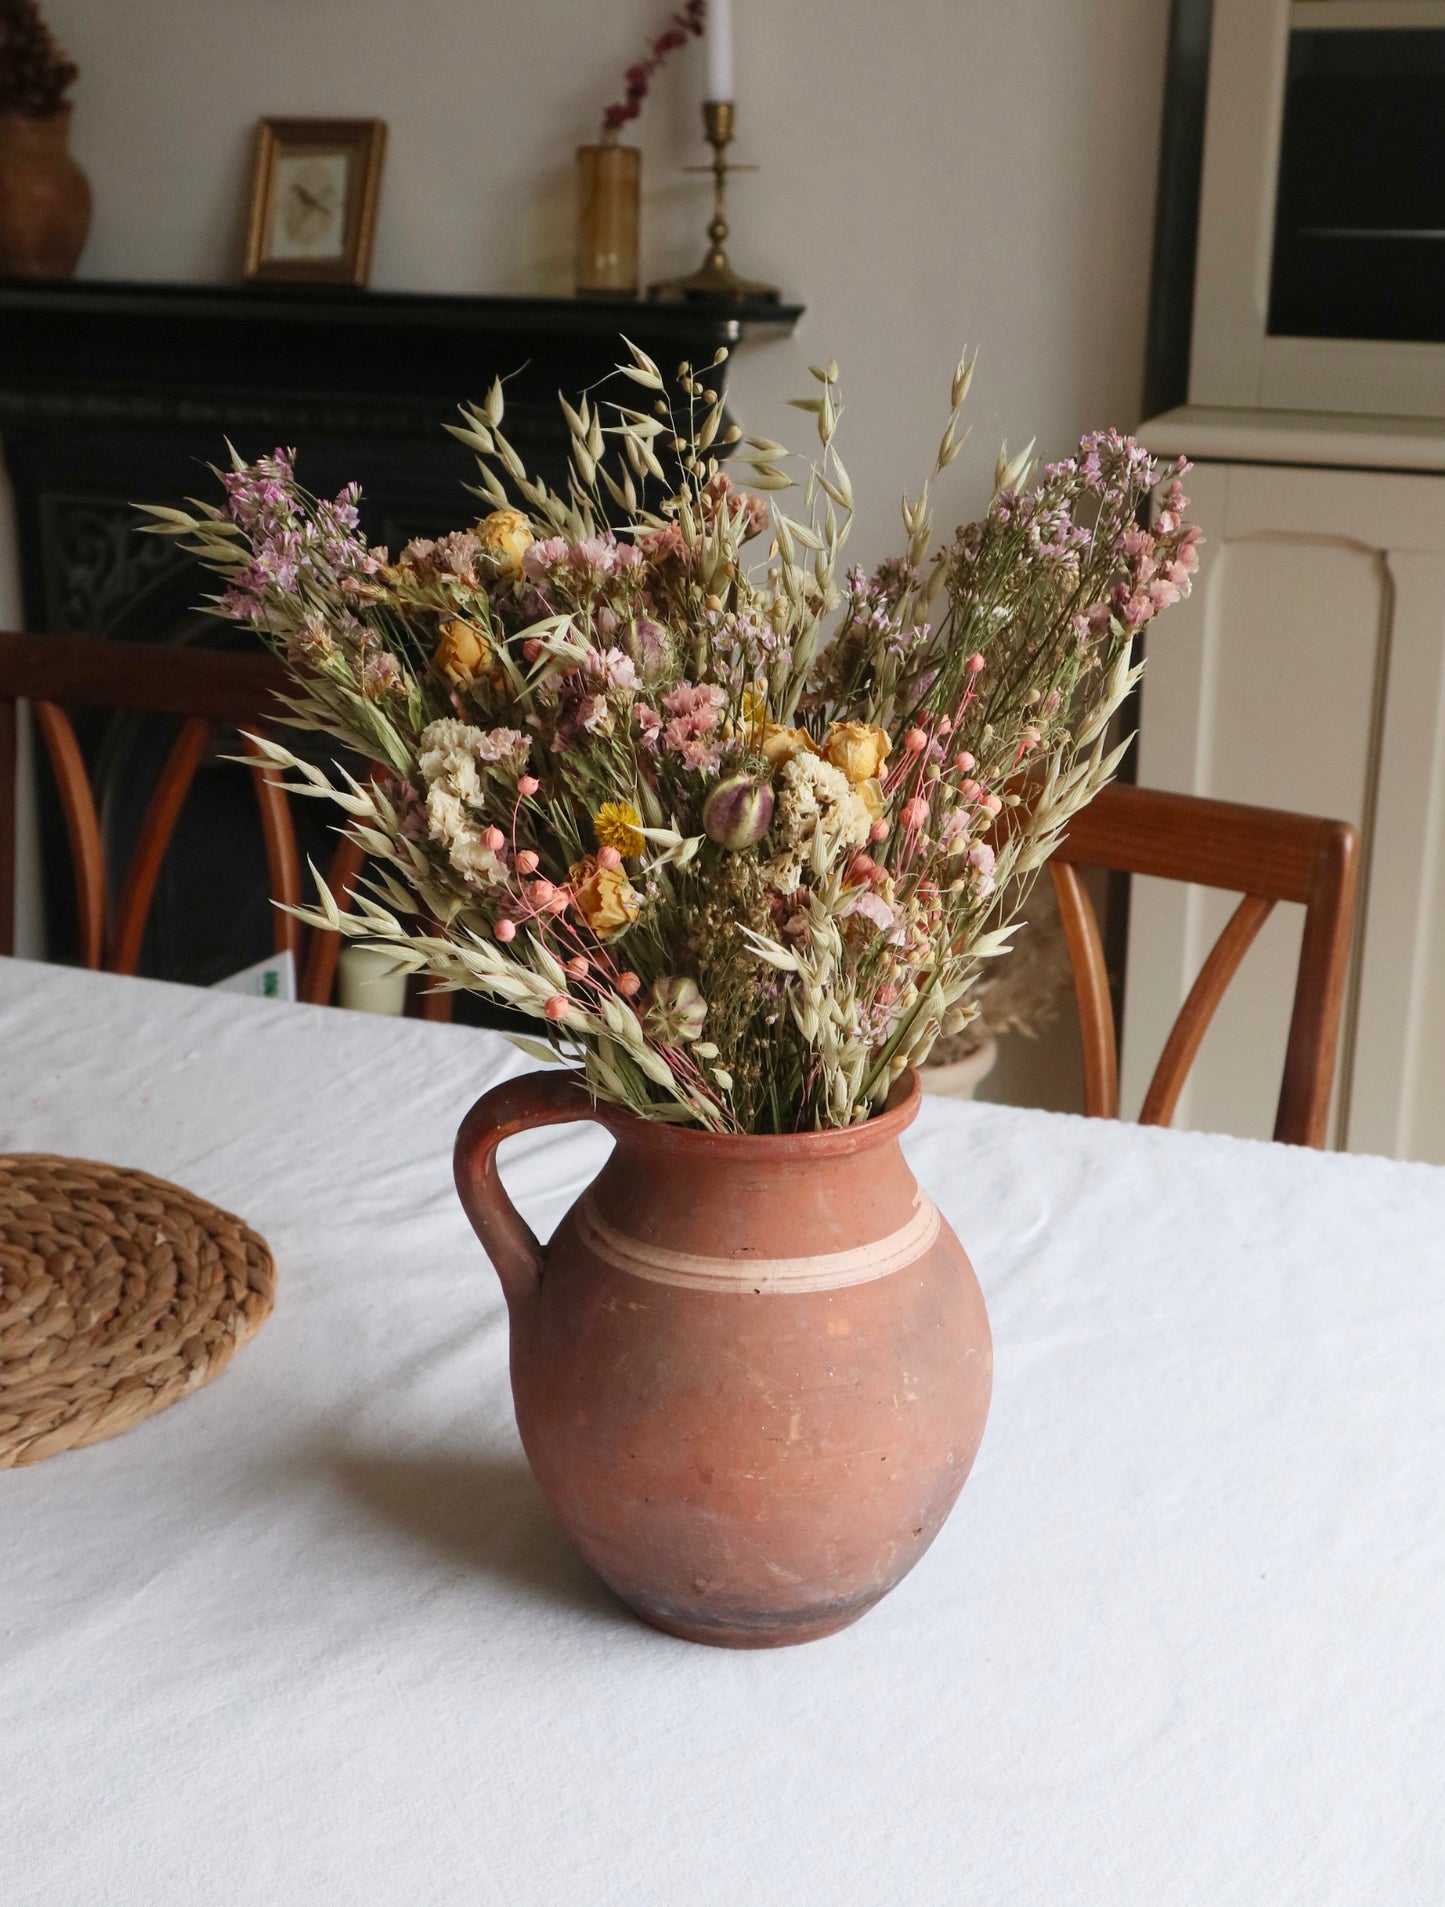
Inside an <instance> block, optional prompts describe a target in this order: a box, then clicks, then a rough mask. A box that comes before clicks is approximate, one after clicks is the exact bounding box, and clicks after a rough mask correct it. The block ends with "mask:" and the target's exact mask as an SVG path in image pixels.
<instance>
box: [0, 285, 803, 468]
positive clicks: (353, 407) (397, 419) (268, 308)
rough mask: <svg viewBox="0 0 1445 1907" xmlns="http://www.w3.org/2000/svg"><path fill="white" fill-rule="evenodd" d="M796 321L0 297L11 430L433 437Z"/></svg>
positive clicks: (195, 291)
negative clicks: (501, 384)
mask: <svg viewBox="0 0 1445 1907" xmlns="http://www.w3.org/2000/svg"><path fill="white" fill-rule="evenodd" d="M801 315H802V307H801V306H798V305H758V306H750V305H739V306H705V305H695V304H693V305H667V304H651V303H644V302H641V301H639V300H636V299H627V300H623V299H618V300H612V299H587V300H583V299H576V298H478V297H460V296H453V295H446V294H435V293H422V292H396V291H356V290H352V289H350V288H337V287H331V286H279V285H182V284H131V283H125V282H118V281H116V282H112V281H99V280H84V279H82V280H70V281H66V282H63V283H34V282H27V281H23V280H14V279H10V280H0V426H5V425H10V424H15V423H31V422H37V421H41V420H46V421H54V422H63V421H65V420H67V419H73V420H75V421H77V422H81V421H84V422H89V423H96V424H106V423H131V424H164V423H168V422H176V423H182V424H185V425H187V426H193V425H194V426H200V425H206V424H215V423H222V424H225V425H228V426H236V425H240V424H244V423H246V422H254V423H255V424H256V425H257V426H258V427H262V426H265V425H267V424H269V423H270V422H271V421H272V420H273V418H276V417H277V415H278V413H284V416H285V419H286V420H287V422H288V424H289V426H290V427H291V428H293V429H296V430H300V431H305V430H307V429H321V430H327V431H336V432H340V433H346V432H349V431H356V432H359V433H362V434H367V433H370V432H371V431H373V430H374V429H375V428H376V426H377V423H378V421H379V420H381V419H384V420H385V423H386V425H387V426H388V428H389V430H391V431H396V430H401V431H402V432H404V433H410V432H412V431H416V432H423V433H427V434H430V433H432V432H435V430H436V429H437V426H438V423H439V422H440V421H441V420H442V419H443V418H446V417H449V416H451V415H452V414H453V411H454V409H455V406H456V404H457V403H458V402H459V401H462V400H464V399H473V398H479V397H480V396H481V395H482V394H483V392H484V391H485V388H486V385H487V384H488V383H489V382H490V380H491V378H492V377H493V376H494V375H496V374H498V373H501V374H504V375H509V376H513V377H514V379H515V384H514V387H513V394H514V396H515V397H516V398H518V399H520V400H521V401H522V402H523V403H527V402H536V403H541V402H547V403H550V402H551V401H552V400H553V399H554V397H555V394H556V392H557V390H558V389H563V390H572V391H576V390H580V389H582V388H583V387H584V386H587V385H590V384H593V383H595V382H596V381H597V380H598V379H599V378H601V377H603V376H605V375H606V374H607V372H608V370H609V369H610V368H611V367H612V365H613V364H615V362H616V361H617V358H618V356H619V355H620V354H621V350H622V347H621V343H620V338H621V335H622V334H623V333H625V334H626V335H627V336H628V337H629V338H632V339H634V340H635V341H636V342H637V343H638V344H640V345H641V346H642V348H643V349H644V350H645V351H648V352H650V353H651V355H652V356H654V357H655V358H656V359H657V360H658V362H659V364H661V365H662V367H663V369H664V370H671V369H672V368H673V367H674V366H675V364H676V363H677V361H678V360H679V359H681V358H693V359H698V360H701V359H703V358H704V354H706V355H707V356H711V354H712V353H713V352H714V351H715V350H716V349H717V348H718V347H719V346H722V345H726V346H728V347H729V348H731V347H732V346H733V345H735V344H737V343H738V342H739V341H740V340H741V339H743V338H744V337H746V336H748V335H749V334H751V333H753V332H758V331H764V330H767V331H771V332H774V333H776V332H777V331H779V330H790V329H791V328H792V327H793V326H794V325H795V324H796V323H797V321H798V319H799V317H800V316H801Z"/></svg>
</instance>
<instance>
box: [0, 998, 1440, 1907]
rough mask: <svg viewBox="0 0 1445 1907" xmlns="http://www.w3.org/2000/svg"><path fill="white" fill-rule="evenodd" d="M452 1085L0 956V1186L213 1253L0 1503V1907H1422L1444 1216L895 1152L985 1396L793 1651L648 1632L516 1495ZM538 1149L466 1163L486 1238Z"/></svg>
mask: <svg viewBox="0 0 1445 1907" xmlns="http://www.w3.org/2000/svg"><path fill="white" fill-rule="evenodd" d="M525 1063H526V1062H524V1061H522V1060H521V1059H520V1057H519V1056H518V1055H516V1054H515V1053H514V1052H513V1051H512V1049H511V1048H509V1047H507V1046H505V1045H504V1044H503V1043H502V1042H501V1041H500V1040H497V1039H495V1038H493V1037H492V1036H490V1035H486V1034H479V1033H474V1032H468V1031H466V1030H464V1029H460V1028H450V1027H434V1026H427V1025H421V1024H418V1023H414V1022H405V1023H401V1022H388V1021H378V1020H372V1019H368V1018H364V1017H361V1016H358V1015H351V1014H344V1013H341V1012H333V1011H325V1010H321V1009H313V1008H305V1007H289V1006H280V1005H276V1004H271V1003H267V1002H262V1001H252V1000H245V999H237V998H233V997H219V996H216V995H209V994H205V993H200V992H191V991H186V990H182V989H178V988H171V987H162V986H157V985H153V984H149V983H146V982H139V981H127V980H117V979H109V978H102V977H96V976H90V975H81V974H74V973H68V972H63V971H59V970H55V969H45V968H41V967H36V966H30V965H26V964H23V963H18V962H0V1088H3V1091H0V1150H16V1149H24V1150H46V1151H60V1152H70V1153H76V1154H81V1155H85V1156H89V1157H93V1158H103V1159H108V1160H112V1161H115V1162H117V1163H122V1164H128V1165H136V1166H142V1167H144V1168H146V1169H147V1170H150V1171H153V1172H158V1173H161V1174H163V1175H164V1176H166V1177H169V1178H174V1179H177V1180H179V1181H181V1182H182V1183H183V1184H185V1185H187V1186H190V1187H191V1188H193V1189H194V1190H195V1191H196V1192H198V1193H200V1194H202V1195H203V1196H205V1197H207V1198H210V1199H214V1200H215V1201H217V1202H218V1203H220V1204H222V1205H224V1206H227V1207H229V1208H231V1209H232V1210H234V1211H237V1212H239V1213H241V1214H243V1215H244V1216H245V1217H246V1218H247V1219H249V1220H250V1221H251V1222H252V1223H253V1224H254V1225H256V1226H257V1227H258V1228H259V1229H260V1230H261V1231H262V1232H264V1233H265V1235H266V1236H267V1237H268V1238H269V1240H270V1242H271V1244H272V1246H273V1248H274V1250H275V1253H276V1257H277V1260H278V1263H279V1266H280V1296H279V1302H278V1306H277V1310H276V1314H275V1316H274V1317H273V1318H272V1319H271V1321H270V1322H269V1323H268V1324H267V1325H266V1326H265V1328H264V1329H263V1330H262V1332H261V1334H260V1336H259V1337H258V1338H257V1339H256V1340H255V1341H254V1342H253V1343H252V1344H250V1345H249V1346H247V1347H246V1348H245V1349H244V1350H243V1351H242V1352H241V1353H240V1354H239V1355H238V1357H237V1358H236V1360H235V1362H234V1363H233V1365H232V1366H231V1368H230V1370H229V1371H228V1372H227V1374H226V1375H225V1376H224V1377H223V1378H222V1379H221V1380H220V1381H219V1382H218V1383H217V1384H215V1385H214V1386H213V1387H211V1388H210V1389H208V1390H204V1391H201V1392H199V1393H197V1394H196V1395H195V1396H194V1397H191V1398H189V1399H188V1400H186V1401H185V1402H184V1403H182V1404H180V1405H178V1406H177V1407H176V1408H174V1409H173V1410H170V1411H168V1412H166V1413H164V1414H163V1415H161V1416H160V1417H157V1418H154V1419H152V1420H151V1421H150V1422H148V1423H146V1424H144V1425H142V1426H141V1427H140V1428H138V1429H136V1430H134V1431H132V1432H130V1433H129V1434H128V1435H126V1436H124V1437H121V1438H119V1439H117V1440H116V1441H114V1442H111V1443H108V1444H103V1445H100V1446H98V1447H96V1448H94V1449H90V1450H85V1451H80V1452H76V1453H72V1454H68V1455H64V1456H61V1457H58V1458H54V1459H52V1460H50V1461H49V1462H46V1463H42V1464H38V1465H36V1466H34V1467H33V1468H30V1469H27V1470H18V1471H11V1472H9V1473H5V1474H0V1530H3V1537H0V1903H3V1907H89V1903H92V1902H93V1903H96V1907H102V1904H103V1907H132V1903H134V1904H135V1907H140V1903H145V1907H190V1904H191V1903H196V1904H197V1907H200V1904H201V1903H205V1907H249V1904H250V1903H255V1907H262V1904H263V1903H264V1907H291V1904H292V1903H296V1904H297V1907H453V1904H455V1907H492V1903H496V1904H497V1907H543V1904H544V1903H545V1904H546V1907H893V1904H894V1903H899V1904H902V1907H964V1904H965V1903H967V1904H968V1907H975V1904H980V1903H1000V1904H1003V1903H1006V1904H1007V1907H1095V1904H1097V1907H1185V1904H1186V1903H1188V1904H1190V1907H1193V1904H1194V1903H1198V1907H1231V1904H1232V1903H1238V1904H1239V1907H1291V1904H1293V1903H1298V1904H1299V1907H1335V1904H1336V1903H1346V1902H1348V1903H1359V1904H1360V1907H1366V1904H1367V1903H1368V1907H1438V1904H1439V1903H1441V1902H1442V1901H1445V1827H1442V1818H1445V1672H1442V1631H1445V1537H1442V1522H1445V1512H1442V1468H1445V1463H1442V1459H1445V1403H1442V1399H1445V1381H1442V1369H1445V1360H1442V1352H1445V1171H1437V1170H1432V1169H1430V1168H1428V1167H1422V1166H1409V1165H1396V1164H1388V1163H1385V1162H1382V1161H1378V1160H1372V1159H1360V1158H1343V1157H1331V1156H1320V1155H1311V1154H1307V1153H1301V1152H1295V1151H1291V1150H1287V1149H1285V1148H1282V1147H1268V1146H1262V1145H1254V1144H1249V1143H1244V1142H1240V1141H1235V1140H1226V1139H1213V1138H1205V1137H1199V1136H1194V1135H1178V1136H1176V1135H1172V1134H1167V1133H1153V1132H1141V1131H1138V1130H1136V1129H1131V1128H1127V1127H1121V1126H1112V1125H1104V1124H1091V1123H1088V1122H1085V1121H1082V1120H1075V1119H1065V1118H1058V1117H1051V1116H1049V1115H1045V1114H1034V1113H1023V1112H1015V1111H1009V1110H1004V1109H1001V1108H997V1107H991V1106H960V1105H956V1104H950V1103H947V1102H941V1101H930V1102H928V1103H927V1104H926V1106H925V1110H924V1112H923V1115H922V1117H921V1118H920V1120H919V1122H918V1125H917V1127H916V1128H915V1129H914V1132H913V1134H912V1135H911V1138H910V1140H909V1144H908V1150H909V1153H910V1156H911V1159H912V1162H913V1165H914V1168H915V1170H916V1171H917V1173H918V1175H919V1177H920V1178H921V1179H922V1181H923V1182H924V1184H925V1185H926V1186H927V1187H928V1189H929V1190H930V1191H931V1192H932V1194H933V1195H934V1197H935V1198H936V1199H937V1200H938V1202H939V1203H940V1205H941V1206H942V1207H943V1209H944V1210H945V1212H946V1213H947V1214H948V1216H949V1218H950V1219H951V1220H952V1222H953V1224H954V1226H955V1228H956V1229H957V1231H958V1232H959V1234H960V1236H961V1237H962V1238H963V1240H964V1242H965V1243H966V1244H967V1246H968V1247H969V1249H970V1251H971V1253H972V1255H973V1257H974V1260H975V1263H976V1264H977V1267H978V1271H979V1275H980V1278H981V1280H982V1283H983V1286H984V1290H985V1292H986V1294H987V1297H988V1301H989V1306H990V1309H991V1312H992V1316H993V1325H994V1331H995V1335H996V1339H997V1389H996V1393H995V1399H994V1406H993V1417H992V1420H991V1422H990V1424H989V1428H988V1432H987V1435H986V1437H985V1440H984V1446H983V1451H982V1454H981V1456H980V1459H979V1462H978V1466H977V1469H976V1471H975V1474H974V1476H973V1478H972V1480H971V1481H970V1483H969V1485H968V1487H967V1489H966V1490H965V1491H964V1494H963V1497H962V1499H961V1500H960V1503H959V1506H958V1508H957V1509H956V1511H955V1512H954V1515H953V1517H952V1519H951V1521H950V1522H949V1524H948V1525H947V1527H946V1528H945V1530H944V1532H943V1535H942V1536H941V1537H940V1538H939V1540H938V1542H937V1543H936V1544H935V1546H934V1548H933V1550H932V1551H931V1552H930V1553H929V1555H928V1556H927V1557H925V1559H924V1561H923V1563H922V1564H921V1565H920V1566H919V1568H918V1569H917V1570H916V1572H915V1573H914V1575H913V1576H912V1577H910V1578H909V1579H908V1581H907V1582H905V1583H904V1585H903V1586H902V1587H901V1588H900V1589H899V1590H897V1591H896V1592H895V1593H894V1594H893V1595H892V1596H891V1597H889V1598H888V1599H887V1600H886V1601H885V1602H884V1603H882V1604H881V1605H880V1606H879V1608H878V1609H877V1610H876V1611H874V1612H873V1613H872V1614H871V1615H869V1616H868V1617H866V1618H865V1619H864V1621H863V1622H861V1623H860V1624H858V1625H857V1626H856V1627H855V1628H853V1629H851V1630H849V1631H847V1632H846V1633H844V1634H843V1635H841V1636H838V1637H835V1638H833V1639H832V1640H830V1641H826V1642H820V1643H814V1644H811V1645H809V1646H807V1647H802V1648H797V1649H791V1650H782V1651H778V1652H772V1653H758V1654H733V1653H729V1652H724V1651H720V1650H711V1649H703V1648H698V1647H696V1646H693V1645H689V1644H686V1643H682V1642H675V1641H672V1640H670V1639H668V1638H666V1637H663V1636H660V1635H656V1634H654V1633H653V1632H652V1631H651V1630H649V1629H646V1628H644V1627H643V1626H642V1625H641V1624H639V1623H637V1622H635V1621H634V1620H633V1619H632V1618H631V1617H630V1616H628V1615H627V1614H626V1613H624V1612H623V1611H622V1610H621V1609H620V1608H619V1607H618V1606H617V1605H615V1604H614V1603H613V1602H612V1601H611V1599H610V1598H609V1596H608V1595H607V1593H606V1592H605V1591H604V1590H603V1589H602V1588H601V1587H600V1586H599V1585H597V1584H596V1583H595V1581H594V1580H593V1579H592V1578H591V1577H590V1576H589V1575H588V1573H587V1571H586V1570H585V1569H584V1567H583V1566H582V1565H581V1564H580V1563H579V1562H578V1561H576V1560H575V1559H574V1558H573V1556H572V1554H571V1553H570V1551H569V1550H568V1548H567V1546H566V1544H565V1542H564V1541H563V1539H562V1537H561V1536H560V1535H559V1534H558V1532H557V1530H556V1529H555V1527H554V1525H553V1524H552V1522H551V1520H550V1518H549V1516H548V1514H547V1511H546V1510H545V1508H544V1507H543V1505H542V1503H541V1501H540V1500H539V1498H538V1495H537V1492H536V1490H535V1488H534V1486H533V1484H532V1482H531V1480H530V1477H529V1474H528V1472H527V1470H526V1468H525V1466H524V1463H523V1460H522V1457H521V1454H520V1450H519V1447H518V1444H517V1441H516V1435H515V1431H514V1429H513V1426H512V1418H511V1404H510V1398H509V1395H508V1390H507V1382H506V1323H505V1317H504V1312H503V1307H502V1303H501V1298H500V1295H499V1292H498V1288H497V1285H496V1281H495V1279H494V1277H493V1275H492V1272H491V1270H490V1268H489V1267H488V1265H487V1263H486V1261H485V1259H484V1258H483V1256H482V1253H481V1250H480V1248H479V1247H478V1246H477V1245H476V1243H475V1242H474V1241H473V1239H472V1237H471V1234H470V1232H469V1231H468V1229H467V1227H466V1225H465V1223H464V1221H463V1219H462V1216H461V1213H460V1211H459V1209H458V1207H457V1204H456V1201H455V1199H454V1197H453V1193H452V1188H451V1182H450V1166H449V1154H450V1147H451V1141H452V1137H453V1133H454V1129H455V1127H456V1125H457V1122H458V1120H459V1119H460V1117H461V1115H462V1113H463V1112H464V1111H465V1110H466V1108H467V1106H468V1105H469V1104H470V1102H471V1100H472V1099H473V1097H474V1096H475V1095H476V1094H477V1093H478V1092H479V1091H480V1090H481V1089H482V1088H483V1087H484V1086H486V1085H488V1084H490V1083H492V1082H494V1081H496V1080H497V1079H499V1078H501V1077H502V1076H503V1075H504V1074H507V1073H509V1072H512V1071H517V1070H521V1069H522V1068H523V1066H524V1065H525ZM606 1143H607V1142H606V1140H605V1138H604V1137H603V1135H602V1134H601V1133H600V1132H599V1131H598V1130H597V1129H596V1128H594V1127H590V1126H588V1127H571V1128H566V1129H563V1130H560V1131H549V1132H542V1133H538V1134H536V1135H533V1136H531V1137H528V1138H524V1139H523V1140H521V1141H518V1142H514V1148H513V1155H512V1157H511V1159H510V1163H509V1164H508V1165H507V1167H506V1170H507V1174H508V1177H509V1182H510V1184H511V1186H512V1187H513V1188H514V1192H515V1194H516V1195H517V1197H518V1199H519V1202H520V1203H521V1204H522V1205H523V1207H524V1209H525V1210H527V1211H528V1213H529V1216H530V1217H531V1218H532V1220H533V1223H534V1224H535V1225H537V1227H538V1228H539V1229H540V1230H543V1231H545V1230H546V1228H548V1227H550V1225H551V1224H552V1223H553V1222H554V1221H555V1219H556V1217H557V1216H558V1215H559V1214H560V1212H561V1211H562V1210H563V1209H564V1206H565V1205H566V1204H567V1203H568V1202H570V1200H571V1199H572V1198H573V1197H574V1196H575V1194H576V1192H577V1191H578V1190H579V1189H580V1188H581V1186H582V1185H583V1184H584V1183H585V1182H586V1180H587V1179H588V1178H589V1177H590V1176H591V1173H592V1172H593V1170H594V1169H595V1167H596V1165H597V1163H598V1160H599V1159H600V1157H601V1156H602V1153H603V1151H604V1149H605V1146H606Z"/></svg>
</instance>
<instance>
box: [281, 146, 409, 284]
mask: <svg viewBox="0 0 1445 1907" xmlns="http://www.w3.org/2000/svg"><path fill="white" fill-rule="evenodd" d="M385 151H386V121H385V120H382V119H263V120H261V121H260V122H259V124H258V125H257V127H256V156H255V162H254V165H253V167H252V172H251V215H250V219H249V222H248V226H247V232H246V277H247V279H248V280H253V281H260V282H262V283H270V284H293V285H364V284H365V283H366V280H367V276H368V274H369V272H370V270H371V241H372V237H373V235H374V233H375V230H376V201H377V196H378V194H379V192H380V189H381V162H382V158H383V155H384V154H385Z"/></svg>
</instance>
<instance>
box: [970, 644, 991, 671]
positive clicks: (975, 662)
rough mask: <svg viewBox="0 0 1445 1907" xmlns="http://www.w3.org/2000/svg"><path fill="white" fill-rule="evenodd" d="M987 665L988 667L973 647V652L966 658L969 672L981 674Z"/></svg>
mask: <svg viewBox="0 0 1445 1907" xmlns="http://www.w3.org/2000/svg"><path fill="white" fill-rule="evenodd" d="M987 667H988V664H987V663H986V662H985V661H984V659H983V657H982V656H981V655H980V654H979V653H978V651H977V649H975V650H974V652H973V654H972V655H971V656H970V657H969V658H968V672H969V674H970V675H981V674H982V673H983V671H984V670H985V669H986V668H987Z"/></svg>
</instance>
